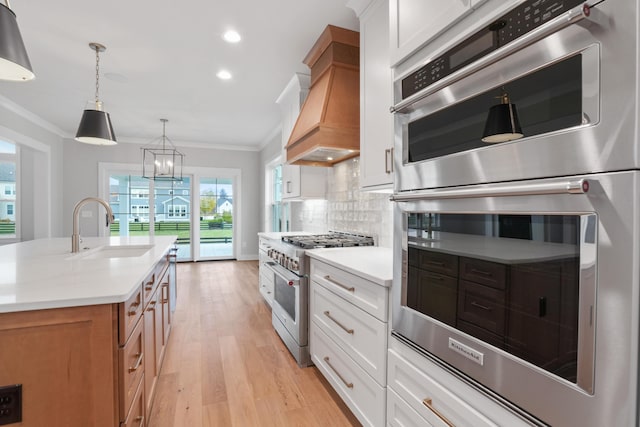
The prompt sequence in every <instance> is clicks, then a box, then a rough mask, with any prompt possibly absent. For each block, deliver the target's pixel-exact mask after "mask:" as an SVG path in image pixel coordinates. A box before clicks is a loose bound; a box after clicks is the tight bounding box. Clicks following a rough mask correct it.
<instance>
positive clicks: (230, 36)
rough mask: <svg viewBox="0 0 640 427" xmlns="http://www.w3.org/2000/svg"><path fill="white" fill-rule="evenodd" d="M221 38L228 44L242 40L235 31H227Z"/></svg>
mask: <svg viewBox="0 0 640 427" xmlns="http://www.w3.org/2000/svg"><path fill="white" fill-rule="evenodd" d="M222 38H223V39H224V40H225V41H227V42H229V43H238V42H239V41H240V40H242V37H240V34H238V32H237V31H233V30H229V31H227V32H226V33H224V34H223V35H222Z"/></svg>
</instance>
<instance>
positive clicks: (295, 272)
mask: <svg viewBox="0 0 640 427" xmlns="http://www.w3.org/2000/svg"><path fill="white" fill-rule="evenodd" d="M373 245H374V239H373V237H370V236H362V235H357V234H351V233H340V232H330V233H326V234H316V235H314V234H296V235H290V234H289V235H284V236H282V237H281V238H280V239H279V240H277V239H269V238H264V237H263V238H261V239H260V250H261V252H262V253H263V254H266V257H267V258H266V259H267V260H266V261H262V262H261V265H262V266H264V267H266V268H267V269H268V270H269V271H270V273H271V274H273V282H274V295H273V305H272V323H273V327H274V328H275V330H276V332H278V335H280V338H282V341H283V342H284V343H285V344H286V346H287V348H288V349H289V351H290V352H291V354H292V355H293V356H294V358H295V359H296V361H297V362H298V365H299V366H301V367H304V366H310V365H312V362H311V357H310V355H309V259H308V257H306V256H305V251H306V250H307V249H315V248H336V247H350V246H373ZM263 259H265V258H264V257H263Z"/></svg>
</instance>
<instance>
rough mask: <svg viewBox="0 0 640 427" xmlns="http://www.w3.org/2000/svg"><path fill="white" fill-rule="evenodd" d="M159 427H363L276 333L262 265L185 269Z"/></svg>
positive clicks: (153, 421) (161, 386)
mask: <svg viewBox="0 0 640 427" xmlns="http://www.w3.org/2000/svg"><path fill="white" fill-rule="evenodd" d="M166 351H167V353H166V355H165V360H164V365H163V367H162V371H161V374H160V377H159V379H158V384H157V386H156V387H157V389H156V397H155V402H154V405H153V409H152V411H151V414H150V419H149V421H150V424H149V425H150V426H151V427H201V426H202V427H209V426H236V427H250V426H274V427H275V426H278V427H282V426H304V427H307V426H309V427H313V426H318V427H325V426H359V425H360V423H358V421H357V419H356V418H355V417H354V416H353V414H352V413H351V412H350V411H349V410H348V409H347V408H346V406H344V404H343V403H342V401H341V400H340V397H338V396H337V394H335V392H334V391H333V389H332V388H331V386H330V385H329V384H328V383H327V382H326V380H325V379H324V377H322V374H320V372H319V371H318V370H317V369H316V368H315V367H309V368H304V369H301V368H299V367H298V366H297V365H296V363H295V360H294V359H293V357H292V356H291V355H290V354H289V352H288V351H287V349H286V347H285V346H284V344H283V343H282V341H281V340H280V338H279V337H278V335H277V334H276V333H275V331H274V330H273V328H272V327H271V310H270V309H269V306H268V305H267V304H266V303H264V301H263V299H262V296H261V295H260V293H259V292H258V264H257V262H256V261H242V262H238V261H211V262H200V263H181V264H178V299H177V306H176V311H175V313H174V316H173V319H172V331H171V337H170V340H169V344H168V347H167V350H166Z"/></svg>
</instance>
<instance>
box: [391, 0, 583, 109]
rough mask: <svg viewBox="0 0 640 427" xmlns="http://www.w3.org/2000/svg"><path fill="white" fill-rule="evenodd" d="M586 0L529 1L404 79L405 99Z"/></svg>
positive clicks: (403, 90)
mask: <svg viewBox="0 0 640 427" xmlns="http://www.w3.org/2000/svg"><path fill="white" fill-rule="evenodd" d="M582 3H584V0H528V1H526V2H524V3H522V4H520V5H518V6H517V7H516V8H515V9H512V10H511V11H510V12H508V13H506V14H505V15H503V16H501V17H500V18H498V19H497V20H495V21H494V22H492V23H491V24H489V25H488V26H487V27H485V28H483V29H482V30H480V31H478V32H477V33H475V34H473V35H472V36H470V37H468V38H467V39H465V40H464V41H462V42H460V43H459V44H457V45H455V46H454V47H452V48H451V49H449V50H448V51H446V52H445V53H444V54H443V55H441V56H440V57H438V58H436V59H434V60H433V61H430V62H429V63H427V64H426V65H424V66H423V67H421V68H420V69H418V70H417V71H415V72H413V73H411V74H409V75H408V76H407V77H405V78H404V79H402V99H406V98H408V97H410V96H411V95H413V94H415V93H418V92H420V91H421V90H422V89H424V88H426V87H428V86H430V85H432V84H433V83H435V82H437V81H438V80H440V79H442V78H444V77H446V76H448V75H449V74H452V73H454V72H455V71H457V70H459V69H461V68H462V67H464V66H466V65H468V64H470V63H472V62H474V61H476V60H478V59H480V58H481V57H483V56H485V55H487V54H488V53H490V52H493V51H494V50H497V49H499V48H501V47H502V46H504V45H506V44H508V43H510V42H512V41H514V40H516V39H517V38H519V37H521V36H523V35H525V34H527V33H528V32H530V31H531V30H534V29H535V28H538V27H539V26H541V25H544V24H545V23H547V22H548V21H550V20H551V19H553V18H556V17H557V16H560V15H562V14H563V13H564V12H566V11H568V10H570V9H573V8H574V7H576V6H578V5H580V4H582Z"/></svg>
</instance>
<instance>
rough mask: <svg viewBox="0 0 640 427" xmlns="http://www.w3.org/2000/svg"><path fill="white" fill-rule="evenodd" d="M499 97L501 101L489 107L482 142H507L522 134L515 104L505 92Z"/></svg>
mask: <svg viewBox="0 0 640 427" xmlns="http://www.w3.org/2000/svg"><path fill="white" fill-rule="evenodd" d="M500 98H501V103H500V104H497V105H494V106H493V107H491V108H490V109H489V116H488V117H487V122H486V124H485V126H484V132H483V133H482V141H483V142H488V143H497V142H507V141H512V140H514V139H519V138H522V137H523V136H524V135H523V133H522V127H521V126H520V121H519V120H518V112H517V111H516V105H515V104H512V103H511V102H510V101H509V96H508V95H507V94H506V93H503V94H502V96H500Z"/></svg>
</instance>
